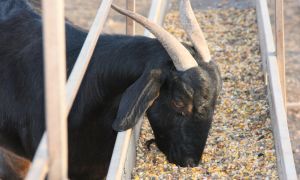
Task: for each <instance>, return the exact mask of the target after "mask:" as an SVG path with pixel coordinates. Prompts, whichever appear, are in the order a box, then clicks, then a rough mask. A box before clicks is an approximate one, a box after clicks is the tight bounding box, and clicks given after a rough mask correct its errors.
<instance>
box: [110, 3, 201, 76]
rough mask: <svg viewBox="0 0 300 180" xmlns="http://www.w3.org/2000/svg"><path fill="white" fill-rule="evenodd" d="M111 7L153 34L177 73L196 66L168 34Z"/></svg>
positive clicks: (188, 54) (139, 16)
mask: <svg viewBox="0 0 300 180" xmlns="http://www.w3.org/2000/svg"><path fill="white" fill-rule="evenodd" d="M111 7H112V8H113V9H114V10H116V11H117V12H119V13H121V14H123V15H125V16H128V17H130V18H132V19H133V20H135V21H136V22H138V23H139V24H141V25H142V26H144V27H145V28H147V29H148V30H149V31H150V32H151V33H153V35H154V36H155V37H156V38H157V39H158V40H159V41H160V42H161V44H162V45H163V47H164V48H165V49H166V51H167V52H168V54H169V56H170V57H171V59H172V61H173V63H174V66H175V67H176V69H177V70H178V71H185V70H187V69H190V68H192V67H197V66H198V64H197V62H196V61H195V59H194V58H193V56H192V55H191V54H190V52H189V51H188V50H187V49H186V48H185V47H184V46H183V45H182V44H181V43H180V42H179V41H178V40H177V39H176V38H175V37H174V36H172V35H171V34H170V33H169V32H167V31H166V30H164V29H163V28H161V27H160V26H158V25H157V24H155V23H153V22H151V21H149V20H148V19H147V18H145V17H143V16H141V15H139V14H136V13H134V12H131V11H128V10H125V9H121V8H119V7H117V6H115V5H112V6H111Z"/></svg>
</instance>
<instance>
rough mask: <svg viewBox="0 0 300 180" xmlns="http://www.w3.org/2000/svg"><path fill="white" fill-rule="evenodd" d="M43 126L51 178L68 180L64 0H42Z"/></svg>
mask: <svg viewBox="0 0 300 180" xmlns="http://www.w3.org/2000/svg"><path fill="white" fill-rule="evenodd" d="M42 7H43V36H44V70H45V73H44V74H45V102H46V121H47V123H46V127H47V131H48V154H49V157H48V159H49V161H48V163H49V174H48V178H49V179H50V180H57V179H67V174H68V159H67V157H68V152H67V145H68V144H67V121H66V119H67V113H66V94H65V93H66V90H65V89H66V47H65V46H66V45H65V22H64V1H62V0H43V3H42Z"/></svg>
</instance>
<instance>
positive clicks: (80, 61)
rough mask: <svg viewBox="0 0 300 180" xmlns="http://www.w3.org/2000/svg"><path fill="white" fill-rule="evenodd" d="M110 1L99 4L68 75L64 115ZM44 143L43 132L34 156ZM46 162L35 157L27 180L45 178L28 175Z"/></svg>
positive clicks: (81, 75) (80, 79) (76, 87)
mask: <svg viewBox="0 0 300 180" xmlns="http://www.w3.org/2000/svg"><path fill="white" fill-rule="evenodd" d="M112 1H113V0H108V1H103V2H102V3H101V6H100V8H99V10H98V12H97V15H96V17H95V20H94V23H93V25H92V27H91V29H90V31H89V33H88V36H87V38H86V40H85V42H84V44H83V47H82V50H81V52H80V54H79V56H78V58H77V61H76V63H75V65H74V68H73V70H72V72H71V74H70V77H69V79H68V82H67V86H66V90H65V91H64V92H65V93H66V96H67V97H66V104H67V107H66V108H65V111H66V114H68V113H69V111H70V109H71V107H72V104H73V102H74V99H75V97H76V94H77V91H78V89H79V86H80V83H81V81H82V79H83V76H84V74H85V71H86V69H87V66H88V64H89V61H90V59H91V56H92V54H93V51H94V49H95V46H96V43H97V41H98V38H99V36H100V33H101V31H102V29H103V26H104V22H105V20H106V18H107V16H108V13H109V9H110V6H111V4H112ZM48 10H49V9H48ZM53 12H55V11H53ZM63 62H65V61H63ZM64 122H67V121H66V120H65V121H64ZM46 143H47V141H46V132H45V133H44V135H43V138H42V139H41V142H40V145H39V148H38V150H37V152H36V156H37V155H38V154H41V153H42V152H41V151H42V150H43V148H41V147H47V146H46ZM47 161H48V157H46V156H42V157H40V158H37V157H35V158H34V160H33V163H32V167H31V168H30V171H29V173H28V175H27V179H30V180H31V179H41V178H44V177H45V176H42V174H44V173H43V172H36V174H40V175H39V176H36V177H41V178H31V176H30V174H33V172H35V171H39V169H47V167H48V164H47ZM36 163H38V164H39V166H36V165H35V164H36Z"/></svg>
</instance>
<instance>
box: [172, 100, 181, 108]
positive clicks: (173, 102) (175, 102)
mask: <svg viewBox="0 0 300 180" xmlns="http://www.w3.org/2000/svg"><path fill="white" fill-rule="evenodd" d="M171 104H172V106H173V107H174V108H176V109H182V108H183V107H184V103H183V102H182V101H175V100H172V101H171Z"/></svg>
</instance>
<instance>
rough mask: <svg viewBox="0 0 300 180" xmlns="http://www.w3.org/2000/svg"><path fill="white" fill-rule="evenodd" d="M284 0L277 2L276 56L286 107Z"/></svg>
mask: <svg viewBox="0 0 300 180" xmlns="http://www.w3.org/2000/svg"><path fill="white" fill-rule="evenodd" d="M283 8H284V6H283V0H275V31H276V54H277V61H278V69H279V76H280V84H281V91H282V96H283V102H284V105H286V81H285V43H284V12H283Z"/></svg>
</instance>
